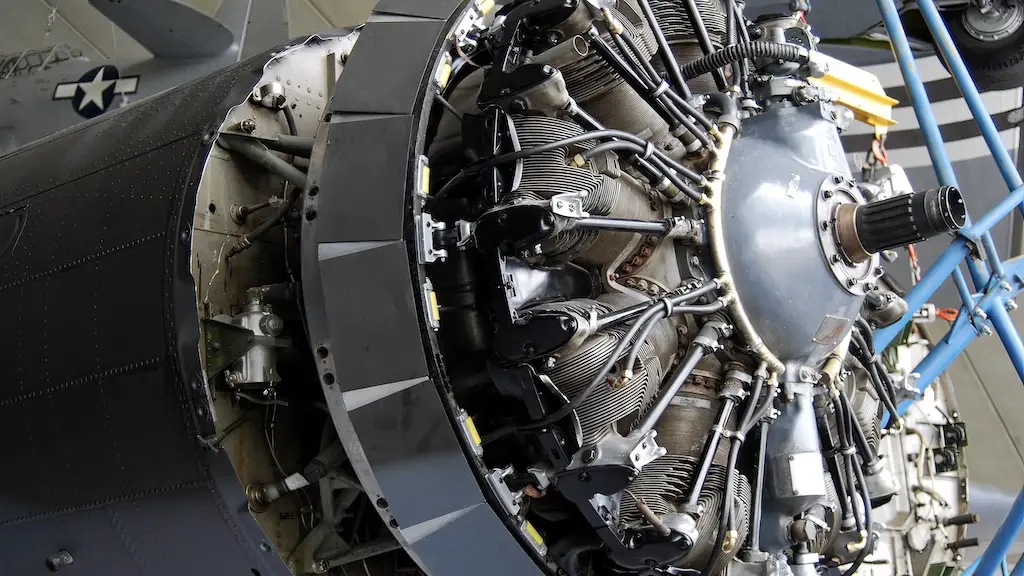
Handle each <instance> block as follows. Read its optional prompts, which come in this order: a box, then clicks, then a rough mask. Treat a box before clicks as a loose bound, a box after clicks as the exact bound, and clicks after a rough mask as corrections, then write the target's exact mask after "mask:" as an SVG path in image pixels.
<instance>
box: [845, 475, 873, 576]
mask: <svg viewBox="0 0 1024 576" xmlns="http://www.w3.org/2000/svg"><path fill="white" fill-rule="evenodd" d="M853 468H854V471H855V472H856V474H857V483H858V484H860V494H861V498H862V499H863V500H864V525H865V526H866V528H865V530H866V531H867V542H865V543H864V547H863V548H861V549H860V551H859V552H857V558H856V559H855V560H854V561H853V564H851V565H850V567H849V568H847V570H846V572H843V576H853V575H854V574H856V573H857V570H858V569H860V565H861V564H863V563H864V559H865V558H867V556H868V553H869V552H870V551H871V548H872V541H873V540H874V536H875V535H874V532H872V530H871V495H870V494H868V485H867V483H866V482H864V472H863V471H862V470H861V469H860V466H854V467H853Z"/></svg>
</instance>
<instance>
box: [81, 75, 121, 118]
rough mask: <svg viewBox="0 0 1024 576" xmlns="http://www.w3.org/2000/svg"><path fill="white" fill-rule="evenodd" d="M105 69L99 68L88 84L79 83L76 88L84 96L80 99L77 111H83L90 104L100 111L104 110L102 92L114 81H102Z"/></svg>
mask: <svg viewBox="0 0 1024 576" xmlns="http://www.w3.org/2000/svg"><path fill="white" fill-rule="evenodd" d="M105 70H106V69H105V68H102V67H101V68H100V69H99V70H98V71H97V72H96V75H95V76H93V78H92V80H90V81H89V82H79V83H78V87H79V88H81V89H82V90H83V91H84V92H85V95H84V96H83V97H82V102H81V103H80V104H79V105H78V110H79V111H82V110H85V107H86V106H88V105H89V104H90V103H93V104H96V106H98V107H99V109H100V110H103V109H104V106H103V92H104V91H105V90H106V89H107V88H110V87H111V86H112V85H113V84H114V82H116V80H104V79H103V72H104V71H105Z"/></svg>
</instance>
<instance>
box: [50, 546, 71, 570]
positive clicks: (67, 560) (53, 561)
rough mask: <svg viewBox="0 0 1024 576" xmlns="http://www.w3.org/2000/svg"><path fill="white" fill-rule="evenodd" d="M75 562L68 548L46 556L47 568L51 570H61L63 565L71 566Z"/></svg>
mask: <svg viewBox="0 0 1024 576" xmlns="http://www.w3.org/2000/svg"><path fill="white" fill-rule="evenodd" d="M74 563H75V559H74V558H73V557H72V556H71V553H70V552H68V551H67V550H61V551H59V552H57V553H55V554H51V555H49V556H47V557H46V568H47V569H49V570H50V572H56V571H57V570H60V568H61V566H69V565H71V564H74Z"/></svg>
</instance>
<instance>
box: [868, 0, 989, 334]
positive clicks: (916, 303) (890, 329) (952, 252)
mask: <svg viewBox="0 0 1024 576" xmlns="http://www.w3.org/2000/svg"><path fill="white" fill-rule="evenodd" d="M885 1H886V0H879V3H882V2H885ZM889 1H890V2H891V0H889ZM968 254H970V250H969V249H968V248H967V242H966V240H964V239H963V238H957V239H955V240H953V243H952V244H950V245H949V248H946V251H945V252H943V253H942V255H941V256H939V259H938V260H937V261H936V262H935V264H932V266H931V268H929V269H928V270H927V271H926V272H925V273H924V275H923V276H921V281H920V282H918V283H917V285H916V286H914V288H913V289H912V290H911V291H910V292H909V293H908V294H907V297H906V300H907V306H908V309H907V313H906V314H904V315H903V318H900V320H899V322H896V323H895V324H893V325H891V326H887V327H885V328H881V329H879V330H876V331H875V334H874V340H875V349H877V350H882V349H884V348H885V347H886V346H888V345H889V343H890V342H892V341H893V339H894V338H896V336H897V335H898V334H899V333H900V332H902V331H903V327H904V326H906V325H907V323H908V322H910V321H911V320H912V319H913V318H914V314H915V313H916V312H917V311H918V310H920V309H921V306H924V304H925V303H926V302H928V300H929V299H930V298H931V297H932V295H933V294H935V291H936V290H938V289H939V286H941V285H942V283H943V282H945V281H946V278H948V277H949V275H950V274H952V273H953V271H954V270H956V268H957V266H959V265H960V261H961V260H963V259H964V258H966V257H967V256H968Z"/></svg>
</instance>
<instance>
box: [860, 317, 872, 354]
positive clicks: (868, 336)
mask: <svg viewBox="0 0 1024 576" xmlns="http://www.w3.org/2000/svg"><path fill="white" fill-rule="evenodd" d="M856 322H857V329H858V330H860V335H861V338H863V339H864V343H865V344H867V345H868V354H871V355H872V356H874V355H875V335H874V333H872V331H871V326H870V325H868V321H867V320H865V319H864V317H863V316H857V321H856Z"/></svg>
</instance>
